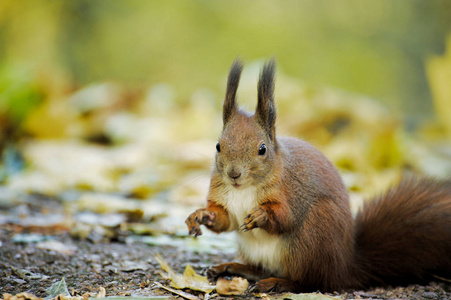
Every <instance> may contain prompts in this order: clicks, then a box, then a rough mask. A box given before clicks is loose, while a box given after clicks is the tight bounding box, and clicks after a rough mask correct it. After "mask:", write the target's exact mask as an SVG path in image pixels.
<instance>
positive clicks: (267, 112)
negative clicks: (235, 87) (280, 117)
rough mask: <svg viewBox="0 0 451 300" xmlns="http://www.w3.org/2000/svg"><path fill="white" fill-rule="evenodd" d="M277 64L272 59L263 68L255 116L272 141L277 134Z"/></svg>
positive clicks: (259, 81)
mask: <svg viewBox="0 0 451 300" xmlns="http://www.w3.org/2000/svg"><path fill="white" fill-rule="evenodd" d="M275 68H276V63H275V60H274V59H271V60H270V61H269V62H268V63H266V64H265V65H264V66H263V70H262V72H261V73H260V78H259V80H258V102H257V109H256V111H255V115H256V117H257V121H258V122H259V123H260V125H261V126H262V127H263V128H264V129H265V130H266V132H267V134H268V135H269V138H270V139H271V140H274V139H275V134H276V128H275V123H276V107H275V104H274V72H275Z"/></svg>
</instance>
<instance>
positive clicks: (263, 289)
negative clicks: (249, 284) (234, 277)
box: [251, 277, 299, 293]
mask: <svg viewBox="0 0 451 300" xmlns="http://www.w3.org/2000/svg"><path fill="white" fill-rule="evenodd" d="M298 290H299V285H298V284H297V283H296V282H294V281H291V280H288V279H282V278H275V277H270V278H266V279H262V280H260V281H258V282H257V283H256V284H255V286H254V287H253V288H252V290H251V291H252V292H253V293H269V292H274V293H282V292H296V291H298Z"/></svg>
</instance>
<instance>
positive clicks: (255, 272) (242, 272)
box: [207, 263, 270, 281]
mask: <svg viewBox="0 0 451 300" xmlns="http://www.w3.org/2000/svg"><path fill="white" fill-rule="evenodd" d="M227 275H237V276H240V277H244V278H246V279H248V280H252V281H258V280H261V279H264V278H268V277H270V275H269V274H268V273H266V272H265V271H263V270H262V269H261V268H258V267H254V266H250V265H244V264H240V263H224V264H220V265H216V266H212V267H210V269H208V270H207V276H208V278H209V279H217V278H218V277H221V276H227Z"/></svg>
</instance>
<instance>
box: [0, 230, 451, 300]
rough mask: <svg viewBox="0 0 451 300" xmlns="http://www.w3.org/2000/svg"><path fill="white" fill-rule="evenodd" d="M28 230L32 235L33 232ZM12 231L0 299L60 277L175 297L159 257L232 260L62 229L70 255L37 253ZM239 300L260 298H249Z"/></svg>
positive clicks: (413, 293) (412, 289)
mask: <svg viewBox="0 0 451 300" xmlns="http://www.w3.org/2000/svg"><path fill="white" fill-rule="evenodd" d="M23 230H24V228H23V227H22V228H20V231H21V232H23ZM27 230H29V231H32V228H28V229H27ZM34 230H36V229H34ZM54 230H56V229H55V228H54ZM17 232H18V228H17V225H11V224H3V225H1V226H0V294H3V293H9V294H13V295H15V294H17V293H20V292H29V293H31V294H34V295H36V296H39V297H43V298H44V297H47V296H48V293H47V289H48V288H49V287H50V286H51V285H52V284H53V283H55V282H58V281H60V280H61V279H62V278H64V279H65V281H66V284H67V287H68V290H69V292H70V293H71V294H72V296H76V295H86V294H87V293H91V295H94V293H98V292H99V288H100V287H103V288H105V290H106V296H146V297H148V296H161V295H167V296H171V297H175V298H177V297H179V296H175V295H173V294H171V293H170V292H168V291H166V290H163V289H161V288H160V287H159V286H158V285H157V284H156V283H155V282H158V283H161V284H163V285H165V286H169V282H168V281H167V280H165V279H163V277H162V275H161V274H160V271H161V269H160V265H159V263H158V262H157V261H156V259H155V256H156V255H157V254H161V255H162V256H163V257H164V259H165V261H166V262H167V263H168V264H169V265H170V266H171V267H172V268H173V269H174V270H175V271H177V272H179V273H182V272H183V270H184V268H185V267H186V265H187V264H190V265H191V266H192V267H193V268H194V269H195V270H196V272H198V273H201V274H202V273H204V272H205V270H206V269H207V268H208V266H211V265H213V264H218V263H221V262H226V261H233V260H234V255H233V254H224V255H223V254H207V253H197V252H194V251H188V250H181V249H180V248H175V247H170V246H153V245H148V244H144V243H141V242H132V243H127V239H116V240H113V241H100V242H93V241H90V240H89V239H80V238H75V237H73V236H71V235H70V234H69V232H68V231H64V230H61V231H60V232H59V233H58V234H53V238H54V240H56V241H59V242H61V244H63V245H65V246H67V247H68V249H69V250H70V251H69V252H67V253H61V251H54V250H46V249H41V248H38V243H36V242H26V241H21V242H18V241H15V240H13V236H14V235H15V234H16V233H17ZM54 233H55V232H54ZM71 249H72V250H71ZM185 291H186V292H188V293H190V294H192V295H196V296H198V297H200V298H201V299H202V298H204V299H205V298H206V297H205V295H204V294H203V293H198V292H195V291H190V290H185ZM329 295H331V296H341V297H342V299H451V283H446V282H440V283H430V284H429V285H427V286H420V285H412V286H408V287H396V288H384V289H382V288H376V289H370V290H365V291H347V292H343V293H335V294H329ZM213 297H214V298H215V299H222V298H225V297H220V296H218V295H215V294H211V295H209V298H213ZM242 298H254V299H258V298H259V297H258V296H257V295H253V294H248V295H246V296H243V297H242Z"/></svg>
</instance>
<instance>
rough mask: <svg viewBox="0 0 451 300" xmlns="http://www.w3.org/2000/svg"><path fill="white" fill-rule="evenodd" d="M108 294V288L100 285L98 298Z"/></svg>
mask: <svg viewBox="0 0 451 300" xmlns="http://www.w3.org/2000/svg"><path fill="white" fill-rule="evenodd" d="M105 296H106V290H105V288H104V287H103V286H101V287H99V293H98V294H97V297H96V298H105Z"/></svg>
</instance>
